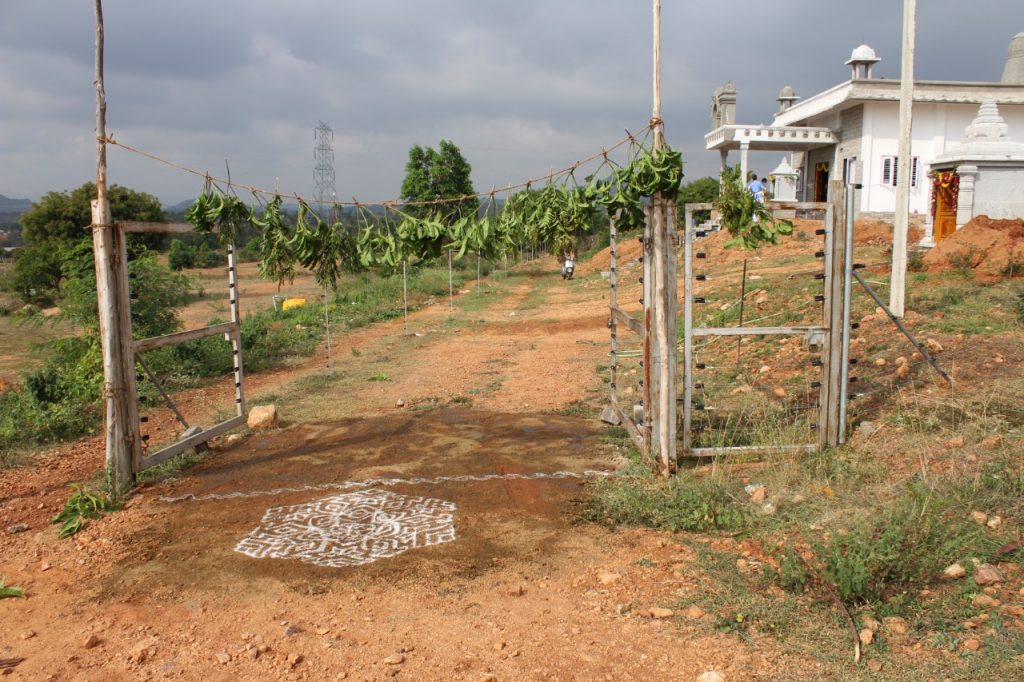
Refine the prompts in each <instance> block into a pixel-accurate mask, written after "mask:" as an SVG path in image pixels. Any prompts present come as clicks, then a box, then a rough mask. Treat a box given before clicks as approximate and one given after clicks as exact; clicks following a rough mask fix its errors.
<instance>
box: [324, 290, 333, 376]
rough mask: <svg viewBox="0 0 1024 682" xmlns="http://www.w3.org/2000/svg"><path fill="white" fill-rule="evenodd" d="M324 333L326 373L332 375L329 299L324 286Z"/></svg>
mask: <svg viewBox="0 0 1024 682" xmlns="http://www.w3.org/2000/svg"><path fill="white" fill-rule="evenodd" d="M324 333H325V334H327V373H328V374H332V375H333V374H334V358H333V357H332V356H331V299H330V298H328V296H327V285H326V284H324Z"/></svg>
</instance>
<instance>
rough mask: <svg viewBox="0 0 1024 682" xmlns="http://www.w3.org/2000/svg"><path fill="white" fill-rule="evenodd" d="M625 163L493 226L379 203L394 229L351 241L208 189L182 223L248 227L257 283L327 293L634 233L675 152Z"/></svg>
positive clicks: (329, 228) (532, 194)
mask: <svg viewBox="0 0 1024 682" xmlns="http://www.w3.org/2000/svg"><path fill="white" fill-rule="evenodd" d="M631 156H632V159H631V161H630V162H629V164H628V165H626V166H624V167H617V168H614V169H613V170H612V171H611V173H610V174H609V175H608V176H606V177H598V174H597V173H595V174H594V175H592V176H590V177H588V178H586V182H585V183H584V184H582V185H580V184H577V183H576V181H575V179H574V178H573V176H572V173H569V175H568V176H566V177H565V178H564V180H563V182H562V184H556V183H550V184H548V185H546V186H545V187H543V188H541V189H530V188H528V189H526V190H524V191H522V192H518V193H516V194H513V195H512V196H510V197H509V198H508V199H507V200H506V202H505V205H504V206H503V207H502V210H501V211H500V213H499V214H498V215H497V217H494V218H492V217H490V216H488V217H486V218H483V219H480V218H477V217H475V216H474V217H463V218H460V219H458V220H456V221H454V222H450V221H446V220H445V219H444V217H443V216H442V215H441V214H440V213H439V214H436V215H433V216H428V217H423V218H419V217H414V216H412V215H409V214H406V213H402V212H400V211H397V210H396V209H394V207H393V206H392V205H390V204H389V205H388V210H389V211H394V212H395V213H396V215H397V216H398V219H397V221H395V220H392V219H391V217H390V214H387V215H385V217H384V218H383V219H376V218H375V219H373V220H372V221H371V220H368V219H366V217H365V215H364V228H363V229H362V230H361V231H360V232H359V234H358V235H356V234H355V233H353V232H350V231H348V230H347V229H346V228H345V227H344V226H343V225H342V224H341V223H334V224H331V223H329V222H326V221H323V220H321V219H320V218H319V217H318V216H317V215H316V214H315V213H314V212H313V211H311V210H310V208H309V206H308V204H306V202H304V201H301V200H300V201H299V211H298V217H297V220H296V225H295V228H294V230H293V231H290V230H289V229H288V227H287V224H286V221H285V220H284V216H283V213H282V210H281V197H280V196H275V197H274V199H273V200H272V201H271V202H270V203H269V204H268V205H267V207H266V208H265V209H264V211H263V213H262V216H257V214H256V212H255V211H254V210H252V209H250V208H249V207H247V206H246V205H245V204H244V203H243V202H242V201H241V200H240V199H238V198H237V197H235V196H233V195H227V194H224V193H222V192H220V191H218V190H216V189H213V190H211V189H210V188H209V187H207V188H205V189H204V191H203V192H202V193H201V194H200V195H199V197H198V198H197V199H196V202H195V204H194V205H193V206H192V207H191V208H190V209H189V210H188V212H187V213H186V214H185V217H186V219H187V220H188V221H189V222H191V223H192V224H193V225H195V227H196V231H197V232H200V233H205V234H211V233H213V234H216V235H217V236H218V239H219V240H220V242H221V243H222V244H224V245H229V244H233V243H234V241H235V238H236V236H237V234H238V230H239V228H240V227H241V226H242V225H243V224H246V223H248V224H251V225H252V226H253V227H255V228H256V229H257V230H258V231H259V237H258V239H259V242H258V243H259V254H260V276H262V277H265V278H267V279H271V280H275V281H277V283H278V285H279V286H280V285H282V284H283V283H284V282H286V281H292V280H293V279H294V277H295V274H296V265H301V266H302V267H303V268H306V269H307V270H309V271H311V272H312V273H313V275H314V277H315V279H316V281H317V283H319V284H321V285H325V286H331V287H334V286H336V284H337V281H338V278H339V276H340V274H341V270H342V268H346V269H349V270H358V269H360V268H370V267H384V268H387V269H392V268H395V267H397V266H398V265H399V264H401V263H402V262H410V261H412V260H414V259H415V260H418V261H431V260H435V259H437V258H440V257H441V256H442V255H444V254H446V253H449V252H450V253H451V255H452V257H453V259H459V258H462V257H463V256H465V255H466V254H467V253H475V254H479V255H480V256H482V257H484V258H487V259H490V260H493V259H497V258H500V257H502V256H503V255H506V254H508V253H510V252H513V251H515V249H517V248H518V247H521V246H524V245H526V244H531V245H534V246H538V245H542V244H543V245H546V246H547V247H548V248H549V249H550V250H551V252H552V253H555V254H557V255H562V254H568V253H574V252H575V250H576V239H577V237H578V236H579V235H582V234H585V233H587V232H589V231H590V230H591V229H592V225H593V224H594V219H595V217H596V216H597V215H598V212H599V210H600V209H604V210H605V211H607V213H608V214H609V215H614V214H615V213H616V212H619V211H621V213H620V218H619V226H620V228H622V229H626V228H628V227H630V226H640V225H642V224H643V221H644V215H643V202H644V200H645V199H646V198H649V197H651V196H653V195H654V194H657V193H661V194H664V195H666V196H668V197H673V196H675V194H676V193H677V192H678V191H679V183H680V182H681V180H682V177H683V160H682V155H681V154H680V152H677V151H672V150H671V149H668V148H663V149H659V150H653V151H652V150H650V149H647V148H644V147H643V146H640V145H637V146H635V147H634V149H633V150H632V152H631ZM607 163H609V164H610V163H611V162H610V161H609V162H607ZM769 225H771V226H775V225H776V223H768V222H766V221H764V220H761V221H760V223H759V224H757V226H755V227H750V226H747V227H746V228H743V229H744V230H746V233H749V234H751V235H754V234H757V235H762V236H759V237H758V238H759V239H760V238H765V239H767V237H763V234H767V233H763V231H764V230H765V229H768V226H769ZM772 229H773V230H774V231H773V232H772V233H771V234H775V233H777V234H786V232H785V231H784V230H785V225H779V226H778V227H773V228H772ZM790 229H792V228H791V227H790ZM758 230H760V231H762V232H758ZM730 231H732V230H730ZM741 231H742V230H741ZM734 236H736V233H734ZM744 243H746V242H744Z"/></svg>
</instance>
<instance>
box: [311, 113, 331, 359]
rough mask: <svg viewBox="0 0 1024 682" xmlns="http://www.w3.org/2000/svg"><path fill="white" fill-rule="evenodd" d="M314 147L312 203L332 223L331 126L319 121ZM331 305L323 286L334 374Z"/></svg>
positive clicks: (325, 316) (329, 357)
mask: <svg viewBox="0 0 1024 682" xmlns="http://www.w3.org/2000/svg"><path fill="white" fill-rule="evenodd" d="M313 139H314V140H316V147H314V148H313V159H314V160H315V161H316V165H315V166H313V202H314V203H316V213H317V215H318V216H320V220H325V221H327V222H329V223H331V224H333V223H334V219H335V216H336V213H335V209H336V208H337V207H336V205H335V203H334V201H335V198H336V197H337V194H336V192H335V189H334V131H333V130H331V126H329V125H327V124H326V123H324V122H323V121H319V124H318V125H317V127H316V129H315V130H314V131H313ZM330 311H331V304H330V297H329V295H328V292H327V284H326V283H325V284H324V330H325V331H326V332H327V371H328V372H330V373H331V374H334V359H333V358H332V357H331V312H330Z"/></svg>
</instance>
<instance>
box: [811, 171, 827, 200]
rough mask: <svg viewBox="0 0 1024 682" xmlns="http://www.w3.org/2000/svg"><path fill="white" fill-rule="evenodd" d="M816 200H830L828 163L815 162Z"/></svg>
mask: <svg viewBox="0 0 1024 682" xmlns="http://www.w3.org/2000/svg"><path fill="white" fill-rule="evenodd" d="M814 200H815V201H819V202H824V201H828V163H816V164H814Z"/></svg>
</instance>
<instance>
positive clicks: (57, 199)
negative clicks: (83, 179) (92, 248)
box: [20, 182, 166, 244]
mask: <svg viewBox="0 0 1024 682" xmlns="http://www.w3.org/2000/svg"><path fill="white" fill-rule="evenodd" d="M107 196H108V198H109V200H110V214H111V216H112V217H113V219H114V220H142V221H151V222H159V221H163V220H165V219H166V216H165V215H164V210H163V207H162V206H161V205H160V200H159V199H157V198H156V197H154V196H153V195H151V194H146V193H145V192H136V191H135V190H132V189H129V188H127V187H122V186H120V185H112V186H111V187H110V189H109V190H108V192H107ZM95 198H96V185H94V184H93V183H91V182H87V183H85V184H84V185H82V186H81V187H79V188H78V189H75V190H72V191H70V192H69V191H64V192H47V193H46V194H45V195H43V197H42V198H41V199H40V200H39V201H38V202H33V204H32V208H30V209H29V210H28V211H26V212H24V213H22V214H21V219H20V220H21V225H22V228H23V236H24V237H25V241H26V242H28V243H29V244H35V243H38V242H42V241H46V240H48V239H71V240H78V239H82V238H83V237H88V236H89V230H88V229H87V228H88V226H89V225H90V224H91V223H92V209H91V205H90V202H91V201H92V200H93V199H95Z"/></svg>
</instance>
